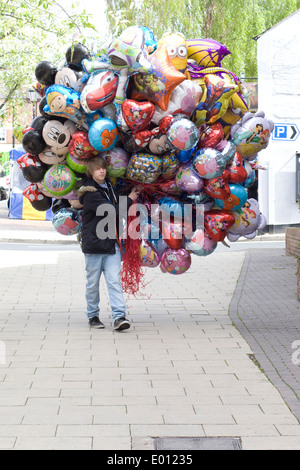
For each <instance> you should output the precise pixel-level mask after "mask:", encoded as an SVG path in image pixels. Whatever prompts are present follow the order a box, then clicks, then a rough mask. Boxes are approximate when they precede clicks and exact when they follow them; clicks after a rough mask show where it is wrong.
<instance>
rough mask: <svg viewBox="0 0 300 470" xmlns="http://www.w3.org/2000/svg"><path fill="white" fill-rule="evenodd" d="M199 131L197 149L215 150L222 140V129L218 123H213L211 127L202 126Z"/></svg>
mask: <svg viewBox="0 0 300 470" xmlns="http://www.w3.org/2000/svg"><path fill="white" fill-rule="evenodd" d="M199 131H200V138H199V147H201V148H207V147H212V148H216V147H217V146H218V145H219V144H220V142H222V140H223V139H224V132H223V127H222V125H221V124H220V123H219V122H215V123H214V124H212V125H211V126H207V125H205V124H204V125H203V126H201V127H200V129H199Z"/></svg>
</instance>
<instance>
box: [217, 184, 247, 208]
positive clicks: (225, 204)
mask: <svg viewBox="0 0 300 470" xmlns="http://www.w3.org/2000/svg"><path fill="white" fill-rule="evenodd" d="M229 188H230V195H229V196H228V197H227V198H226V199H216V205H217V206H218V207H219V208H220V209H225V210H228V211H237V210H239V209H241V207H242V206H243V205H244V204H245V202H246V201H247V197H248V194H247V190H246V189H245V188H244V187H243V186H241V185H240V184H230V185H229Z"/></svg>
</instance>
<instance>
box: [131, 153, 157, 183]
mask: <svg viewBox="0 0 300 470" xmlns="http://www.w3.org/2000/svg"><path fill="white" fill-rule="evenodd" d="M161 172H162V161H161V159H160V158H159V157H157V156H156V155H149V154H147V153H142V152H141V153H136V154H133V155H132V157H131V158H130V160H129V164H128V168H127V178H128V179H130V180H132V181H137V182H139V183H147V184H151V183H155V181H156V180H157V179H158V177H159V176H160V175H161Z"/></svg>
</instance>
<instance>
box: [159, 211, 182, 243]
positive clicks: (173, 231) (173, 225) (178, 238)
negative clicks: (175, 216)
mask: <svg viewBox="0 0 300 470" xmlns="http://www.w3.org/2000/svg"><path fill="white" fill-rule="evenodd" d="M160 226H161V234H162V237H163V240H164V241H165V243H166V244H167V245H168V246H169V247H170V248H172V249H173V250H178V249H179V248H181V247H182V244H183V240H184V235H183V227H182V222H178V221H173V222H171V221H170V222H169V221H167V220H164V218H163V219H162V222H161V225H160Z"/></svg>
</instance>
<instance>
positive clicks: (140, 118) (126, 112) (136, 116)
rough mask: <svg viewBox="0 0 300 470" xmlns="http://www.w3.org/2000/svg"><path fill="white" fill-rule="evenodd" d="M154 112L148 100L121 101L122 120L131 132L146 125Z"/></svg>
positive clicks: (152, 105) (139, 129)
mask: <svg viewBox="0 0 300 470" xmlns="http://www.w3.org/2000/svg"><path fill="white" fill-rule="evenodd" d="M154 112H155V106H154V104H153V103H150V101H135V100H125V101H124V102H123V103H122V113H123V116H124V120H125V122H126V124H127V126H128V127H129V129H130V130H131V131H132V132H137V131H141V130H142V129H145V127H147V126H148V125H149V124H150V122H151V120H152V117H153V114H154Z"/></svg>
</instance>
